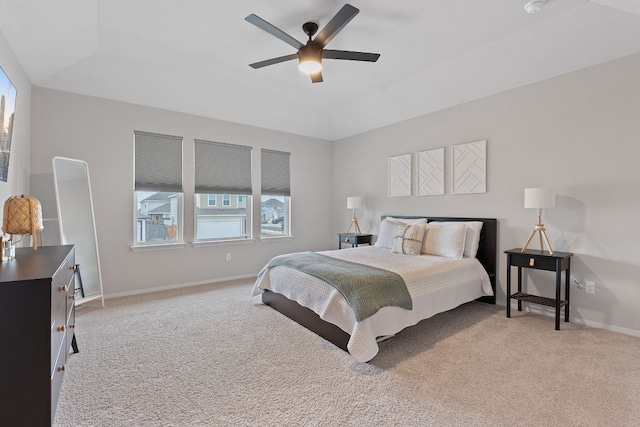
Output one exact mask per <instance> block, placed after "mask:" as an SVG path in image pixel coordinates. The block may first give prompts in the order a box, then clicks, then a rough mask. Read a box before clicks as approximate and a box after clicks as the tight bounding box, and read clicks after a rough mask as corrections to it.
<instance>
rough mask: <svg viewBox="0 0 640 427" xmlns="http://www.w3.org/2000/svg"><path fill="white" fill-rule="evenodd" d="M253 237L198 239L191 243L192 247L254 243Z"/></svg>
mask: <svg viewBox="0 0 640 427" xmlns="http://www.w3.org/2000/svg"><path fill="white" fill-rule="evenodd" d="M254 242H255V241H254V240H253V239H233V240H200V241H197V242H193V243H191V246H193V247H194V248H202V247H209V246H229V245H245V244H248V243H254Z"/></svg>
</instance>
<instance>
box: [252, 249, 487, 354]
mask: <svg viewBox="0 0 640 427" xmlns="http://www.w3.org/2000/svg"><path fill="white" fill-rule="evenodd" d="M319 253H321V254H324V255H327V256H331V257H335V258H340V259H343V260H346V261H351V262H357V263H360V264H366V265H371V266H374V267H378V268H384V269H386V270H389V271H393V272H395V273H397V274H399V275H400V276H402V278H403V279H404V281H405V283H406V285H407V289H408V291H409V294H410V295H411V299H412V301H413V309H412V310H406V309H403V308H400V307H383V308H382V309H380V310H379V311H378V312H377V313H375V314H374V315H372V316H370V317H368V318H366V319H363V320H362V321H360V322H358V321H356V319H355V316H354V314H353V311H352V310H351V308H350V307H349V305H348V304H347V302H346V301H345V299H344V298H343V296H342V295H341V294H340V292H338V291H337V290H336V289H335V288H334V287H332V286H331V285H329V284H328V283H326V282H324V281H322V280H321V279H318V278H315V277H313V276H310V275H307V274H305V273H302V272H300V271H297V270H294V269H291V268H288V267H284V266H278V267H273V268H271V269H269V270H267V271H265V272H264V274H263V275H261V276H260V277H259V278H258V279H257V280H256V282H255V284H254V286H253V289H252V292H251V295H252V296H256V295H259V294H261V293H262V290H264V289H268V290H271V291H273V292H277V293H279V294H282V295H284V296H285V297H287V298H289V299H291V300H294V301H296V302H297V303H298V304H300V305H302V306H304V307H307V308H309V309H311V310H313V311H314V312H315V313H316V314H318V316H320V318H321V319H323V320H325V321H327V322H329V323H332V324H334V325H336V326H338V327H339V328H340V329H342V330H343V331H345V332H347V333H348V334H349V335H350V336H351V338H350V340H349V343H348V344H347V348H348V350H349V353H350V354H351V355H352V356H353V357H354V358H355V359H356V360H358V361H360V362H367V361H369V360H371V359H372V358H373V357H374V356H375V355H376V354H377V353H378V351H379V346H378V341H377V338H378V337H382V336H388V335H394V334H396V333H398V332H400V331H401V330H402V329H404V328H406V327H408V326H412V325H415V324H416V323H418V322H419V321H420V320H423V319H427V318H429V317H432V316H434V315H436V314H438V313H441V312H444V311H448V310H451V309H453V308H455V307H457V306H459V305H461V304H464V303H466V302H469V301H473V300H475V299H477V298H480V297H482V296H490V295H493V291H492V289H491V282H490V280H489V276H488V274H487V272H486V271H485V270H484V268H483V267H482V265H481V264H480V262H479V261H478V260H477V259H475V258H462V259H452V258H444V257H438V256H430V255H420V256H411V255H402V254H395V253H392V252H391V251H390V250H389V249H387V248H379V247H375V246H360V247H357V248H352V249H344V250H332V251H322V252H319Z"/></svg>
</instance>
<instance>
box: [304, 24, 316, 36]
mask: <svg viewBox="0 0 640 427" xmlns="http://www.w3.org/2000/svg"><path fill="white" fill-rule="evenodd" d="M302 31H304V33H305V34H306V35H307V36H309V40H311V37H313V35H314V34H315V33H316V31H318V24H316V23H315V22H305V23H304V24H302Z"/></svg>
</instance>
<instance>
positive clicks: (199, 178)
mask: <svg viewBox="0 0 640 427" xmlns="http://www.w3.org/2000/svg"><path fill="white" fill-rule="evenodd" d="M195 175H196V176H195V192H196V193H201V194H245V195H250V194H251V193H252V191H251V147H246V146H244V145H235V144H225V143H222V142H214V141H203V140H200V139H196V140H195Z"/></svg>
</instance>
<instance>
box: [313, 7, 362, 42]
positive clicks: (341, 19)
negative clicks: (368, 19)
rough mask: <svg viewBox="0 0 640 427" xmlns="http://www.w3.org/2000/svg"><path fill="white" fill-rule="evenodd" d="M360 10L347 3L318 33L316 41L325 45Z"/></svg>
mask: <svg viewBox="0 0 640 427" xmlns="http://www.w3.org/2000/svg"><path fill="white" fill-rule="evenodd" d="M358 12H360V10H359V9H356V8H355V7H353V6H351V5H350V4H348V3H347V4H345V5H344V6H342V9H340V10H339V11H338V13H336V15H335V16H334V17H333V18H331V21H329V22H328V23H327V25H325V27H324V28H323V29H322V30H321V31H320V32H319V33H318V35H317V36H316V38H315V39H314V41H315V42H316V43H319V44H320V46H322V47H325V46H326V45H327V44H328V43H329V42H330V41H331V40H332V39H333V38H334V37H335V36H336V34H338V33H339V32H340V30H342V29H343V28H344V26H345V25H347V24H348V23H349V21H351V20H352V19H353V18H355V16H356V15H357V14H358Z"/></svg>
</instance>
